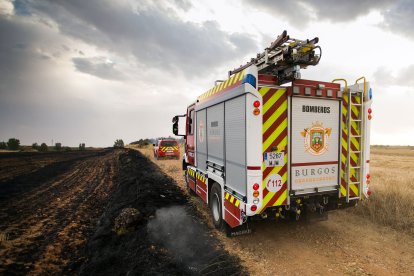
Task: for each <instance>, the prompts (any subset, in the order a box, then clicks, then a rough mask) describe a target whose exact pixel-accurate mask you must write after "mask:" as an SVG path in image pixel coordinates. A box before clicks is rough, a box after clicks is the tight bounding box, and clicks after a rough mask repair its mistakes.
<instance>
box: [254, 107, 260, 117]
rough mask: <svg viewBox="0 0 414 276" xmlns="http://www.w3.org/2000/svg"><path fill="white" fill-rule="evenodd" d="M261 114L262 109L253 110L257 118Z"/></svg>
mask: <svg viewBox="0 0 414 276" xmlns="http://www.w3.org/2000/svg"><path fill="white" fill-rule="evenodd" d="M259 114H260V109H258V108H255V109H253V115H255V116H257V115H259Z"/></svg>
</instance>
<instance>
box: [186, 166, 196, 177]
mask: <svg viewBox="0 0 414 276" xmlns="http://www.w3.org/2000/svg"><path fill="white" fill-rule="evenodd" d="M187 173H188V175H189V176H190V177H191V178H193V179H195V175H196V171H193V170H192V169H190V168H187Z"/></svg>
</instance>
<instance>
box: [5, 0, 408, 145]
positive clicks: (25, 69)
mask: <svg viewBox="0 0 414 276" xmlns="http://www.w3.org/2000/svg"><path fill="white" fill-rule="evenodd" d="M283 30H287V31H288V34H289V35H290V36H291V37H295V38H298V39H307V38H309V39H311V38H314V37H319V44H318V45H320V46H321V47H322V51H323V55H322V59H321V61H320V63H319V65H317V66H315V67H310V68H308V69H306V70H303V71H302V78H305V79H314V80H320V81H331V80H332V79H334V78H346V79H348V82H351V83H353V82H354V81H355V80H356V79H357V78H359V77H361V76H365V77H366V78H367V79H368V81H369V82H370V84H371V87H372V89H373V97H374V98H373V99H374V102H373V106H372V109H373V113H372V114H373V120H372V129H371V144H385V145H414V115H413V113H414V112H413V111H412V108H413V107H414V77H413V76H414V52H413V49H414V1H409V0H400V1H389V0H378V1H371V0H358V1H356V0H349V1H342V0H309V1H302V0H299V1H289V0H238V1H236V0H230V1H219V0H211V1H201V0H200V1H189V0H158V1H145V0H138V1H129V0H117V1H115V0H113V1H108V0H88V1H85V0H67V1H64V0H51V1H46V0H16V1H10V0H0V97H1V100H0V141H7V140H8V139H9V138H11V137H15V138H18V139H20V141H21V144H26V145H31V144H32V143H34V142H37V143H39V144H40V143H42V142H45V143H47V144H51V143H52V142H53V143H56V142H60V143H62V145H67V146H77V145H78V144H79V143H85V144H86V146H111V145H113V143H114V141H115V140H116V139H118V138H120V139H123V141H124V142H125V143H129V142H132V141H136V140H139V139H140V138H153V137H160V136H168V135H172V133H171V129H172V127H171V118H172V117H173V116H174V115H177V114H184V113H185V111H186V107H187V106H188V105H189V104H190V103H191V102H193V101H195V99H196V97H197V96H198V95H200V94H202V93H203V92H205V91H207V90H208V89H210V88H211V87H212V86H213V84H214V81H215V80H217V79H225V78H226V77H227V73H228V71H229V70H231V69H233V68H235V67H238V66H239V65H241V64H244V63H246V62H247V61H249V60H250V58H252V57H255V56H256V54H257V53H259V52H262V51H263V50H264V48H265V47H267V46H269V45H270V43H271V42H272V41H273V40H274V39H275V38H276V37H277V35H279V34H281V33H282V32H283Z"/></svg>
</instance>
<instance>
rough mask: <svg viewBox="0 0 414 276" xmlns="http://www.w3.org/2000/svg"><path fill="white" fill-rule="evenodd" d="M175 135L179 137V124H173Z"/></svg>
mask: <svg viewBox="0 0 414 276" xmlns="http://www.w3.org/2000/svg"><path fill="white" fill-rule="evenodd" d="M173 133H174V135H177V136H178V122H174V124H173Z"/></svg>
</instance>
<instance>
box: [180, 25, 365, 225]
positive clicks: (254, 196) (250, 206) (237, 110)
mask: <svg viewBox="0 0 414 276" xmlns="http://www.w3.org/2000/svg"><path fill="white" fill-rule="evenodd" d="M317 43H318V38H314V39H312V40H298V39H293V38H290V37H289V36H288V35H287V33H286V31H285V32H283V34H282V35H280V36H279V37H278V38H277V39H276V40H275V41H274V42H273V43H272V44H271V45H270V46H269V47H268V48H266V49H265V51H264V52H263V53H261V54H258V55H257V57H256V58H253V59H252V60H251V61H250V62H249V63H247V64H246V65H244V66H241V67H240V68H237V69H235V70H232V71H230V72H229V78H228V79H227V80H225V81H220V82H219V83H218V84H216V86H214V87H213V88H212V89H210V90H208V91H206V92H205V93H203V94H202V95H201V96H200V97H198V98H197V100H196V102H195V103H193V104H191V105H190V106H189V107H188V109H187V112H186V114H185V115H181V116H176V117H174V119H173V122H174V130H173V132H174V133H175V134H176V135H177V134H178V126H177V124H178V119H179V117H184V118H185V120H186V133H185V134H183V136H185V138H186V149H185V154H184V159H183V169H184V170H185V172H186V182H187V185H188V186H189V189H190V190H192V191H194V192H195V193H196V194H197V195H199V196H200V197H201V198H202V199H203V200H204V201H205V202H206V203H208V204H209V205H210V208H211V210H212V216H213V221H214V224H215V225H216V226H217V227H222V226H223V225H227V226H230V228H233V229H236V228H238V227H242V226H247V225H248V224H247V223H248V221H249V220H251V219H254V218H258V219H265V218H274V219H285V218H286V219H287V218H289V219H292V218H293V219H300V218H301V217H307V218H311V219H326V218H327V215H326V214H327V213H326V211H329V210H334V209H338V208H342V207H348V206H353V205H355V203H356V202H358V201H359V200H361V199H364V198H368V197H369V194H370V191H369V182H370V175H369V132H370V120H371V116H372V114H371V113H372V110H371V102H372V90H371V88H370V86H369V83H368V82H366V80H365V78H363V77H362V78H360V79H357V80H356V81H355V82H354V83H353V84H352V85H348V82H347V81H346V80H344V79H335V80H333V81H331V82H326V81H315V80H303V79H301V75H300V70H301V69H304V68H306V67H308V66H314V65H316V64H318V63H319V61H320V58H321V48H320V47H319V46H316V44H317ZM341 84H342V85H341Z"/></svg>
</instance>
